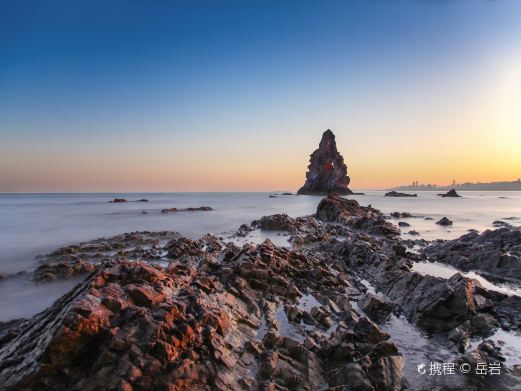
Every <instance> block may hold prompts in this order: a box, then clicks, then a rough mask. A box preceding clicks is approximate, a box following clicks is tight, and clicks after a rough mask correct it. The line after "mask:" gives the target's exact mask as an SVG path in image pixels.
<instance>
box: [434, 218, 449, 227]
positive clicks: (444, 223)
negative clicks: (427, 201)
mask: <svg viewBox="0 0 521 391" xmlns="http://www.w3.org/2000/svg"><path fill="white" fill-rule="evenodd" d="M436 224H438V225H445V226H447V225H452V221H451V220H449V219H448V218H446V217H443V218H441V219H440V220H438V221H436Z"/></svg>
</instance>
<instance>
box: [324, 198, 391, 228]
mask: <svg viewBox="0 0 521 391" xmlns="http://www.w3.org/2000/svg"><path fill="white" fill-rule="evenodd" d="M316 217H317V219H319V220H322V221H325V222H333V223H339V224H341V225H346V226H349V227H351V228H354V229H357V230H361V231H364V232H367V233H370V234H374V235H386V236H393V235H399V234H400V230H399V229H398V228H397V227H396V226H394V225H393V224H391V223H389V222H388V221H387V220H386V219H385V218H384V215H383V213H382V212H380V211H379V210H378V209H375V208H371V207H370V206H361V205H360V204H359V203H358V202H357V201H356V200H348V199H346V198H342V197H340V196H338V195H335V194H332V195H328V196H327V197H326V198H324V199H323V200H322V201H320V203H319V204H318V207H317V213H316Z"/></svg>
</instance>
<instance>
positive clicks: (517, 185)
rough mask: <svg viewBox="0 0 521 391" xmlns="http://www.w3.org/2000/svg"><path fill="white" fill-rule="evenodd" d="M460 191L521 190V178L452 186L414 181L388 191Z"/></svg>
mask: <svg viewBox="0 0 521 391" xmlns="http://www.w3.org/2000/svg"><path fill="white" fill-rule="evenodd" d="M451 188H452V189H460V190H521V178H518V179H516V180H513V181H497V182H462V183H458V182H457V181H456V180H455V179H453V180H452V183H450V184H435V183H420V182H419V181H413V182H412V184H410V185H401V186H395V187H391V188H390V189H388V190H391V189H392V190H412V191H414V190H442V189H451Z"/></svg>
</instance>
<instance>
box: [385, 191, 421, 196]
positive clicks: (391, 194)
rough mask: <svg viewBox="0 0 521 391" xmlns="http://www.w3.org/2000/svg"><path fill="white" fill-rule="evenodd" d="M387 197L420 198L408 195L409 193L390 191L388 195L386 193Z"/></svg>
mask: <svg viewBox="0 0 521 391" xmlns="http://www.w3.org/2000/svg"><path fill="white" fill-rule="evenodd" d="M385 196H386V197H418V194H407V193H400V192H397V191H394V190H393V191H390V192H388V193H385Z"/></svg>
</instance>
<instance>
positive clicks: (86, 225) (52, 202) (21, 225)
mask: <svg viewBox="0 0 521 391" xmlns="http://www.w3.org/2000/svg"><path fill="white" fill-rule="evenodd" d="M270 194H279V195H277V197H276V198H270V197H269V195H270ZM384 194H385V192H383V191H365V195H356V196H350V197H349V198H353V199H356V200H358V201H359V202H360V204H362V205H369V204H370V205H372V206H373V207H376V208H379V209H381V210H382V211H383V212H385V213H390V212H394V211H398V212H409V213H411V214H412V215H414V216H415V217H413V218H408V219H400V220H394V221H395V222H396V223H397V222H398V221H407V222H408V223H409V224H410V225H411V226H410V227H406V228H405V229H403V235H404V236H405V237H407V236H408V233H407V232H409V231H410V230H416V231H418V232H419V233H420V235H421V236H417V237H419V238H424V239H428V240H431V239H437V238H441V239H449V238H456V237H458V236H460V235H462V234H464V233H466V232H467V231H468V230H469V229H476V230H478V231H483V230H486V229H489V228H492V223H493V222H494V221H496V220H502V219H505V218H514V219H510V220H505V221H508V222H509V223H511V224H514V225H518V226H519V225H521V192H515V191H513V192H492V191H482V192H479V191H468V192H460V194H461V195H462V198H441V197H438V196H437V193H435V192H420V193H418V197H417V198H386V197H384ZM114 198H125V199H127V200H128V201H136V200H140V199H143V198H144V199H147V200H148V202H126V203H110V202H109V201H111V200H112V199H114ZM321 199H322V197H319V196H287V195H286V196H283V195H280V192H278V193H129V194H121V193H118V194H109V193H106V194H103V193H95V194H0V273H7V274H12V273H16V272H19V271H23V270H26V271H30V270H33V269H34V268H36V267H37V266H38V261H37V260H36V259H35V257H36V256H37V255H39V254H46V253H49V252H51V251H53V250H54V249H56V248H59V247H61V246H64V245H69V244H73V243H78V242H82V241H88V240H91V239H95V238H99V237H104V236H112V235H117V234H120V233H125V232H132V231H145V230H147V231H160V230H173V231H178V232H180V233H181V234H183V235H186V236H189V237H192V238H199V237H200V236H202V235H204V234H206V233H209V232H211V233H214V234H217V235H222V236H225V237H226V235H227V234H230V233H231V232H232V231H235V230H236V229H237V228H238V227H239V226H240V225H241V224H243V223H249V222H251V221H252V220H254V219H258V218H260V217H262V216H264V215H268V214H274V213H287V214H288V215H290V216H293V217H298V216H304V215H308V214H312V213H314V212H315V210H316V207H317V204H318V203H319V201H320V200H321ZM199 206H210V207H212V208H213V209H214V210H213V211H209V212H182V213H170V214H162V213H161V210H162V209H164V208H174V207H175V208H187V207H199ZM143 212H146V213H143ZM444 216H446V217H448V218H449V219H450V220H452V221H453V222H454V224H453V225H452V226H451V227H442V226H439V225H437V224H435V222H436V221H437V220H439V219H440V218H442V217H444ZM425 218H432V219H433V220H425ZM266 237H270V234H269V233H262V232H257V233H256V234H254V235H252V238H254V240H256V241H262V240H264V239H265V238H266ZM278 238H279V239H281V237H278ZM250 239H251V238H250ZM274 239H277V238H274ZM282 241H284V239H283V238H282ZM276 244H280V243H276ZM426 268H427V271H425V270H424V269H426ZM422 270H424V272H426V273H428V272H429V270H431V271H432V274H437V273H438V270H437V269H436V268H431V269H429V267H428V266H426V267H423V269H422ZM441 272H442V273H443V272H445V273H446V270H444V271H441ZM443 277H446V276H445V275H443ZM76 282H77V281H74V280H71V281H61V282H56V283H46V284H32V283H30V282H28V281H26V280H24V281H22V279H20V280H19V281H17V279H12V278H10V279H5V280H4V281H0V297H2V300H3V305H2V308H1V309H0V321H1V320H8V319H13V318H16V317H24V316H31V315H34V314H35V313H36V312H38V311H40V310H42V309H44V308H45V307H47V306H49V305H50V304H51V303H52V302H53V300H54V299H56V298H57V297H59V296H60V295H61V294H63V293H65V292H66V291H67V290H68V289H70V288H71V287H72V286H73V285H74V284H75V283H76Z"/></svg>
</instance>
